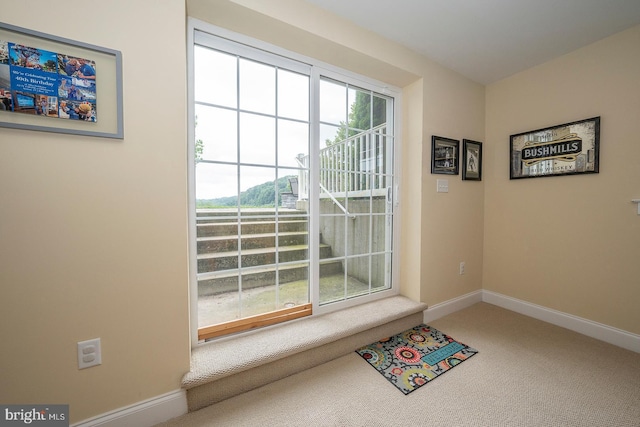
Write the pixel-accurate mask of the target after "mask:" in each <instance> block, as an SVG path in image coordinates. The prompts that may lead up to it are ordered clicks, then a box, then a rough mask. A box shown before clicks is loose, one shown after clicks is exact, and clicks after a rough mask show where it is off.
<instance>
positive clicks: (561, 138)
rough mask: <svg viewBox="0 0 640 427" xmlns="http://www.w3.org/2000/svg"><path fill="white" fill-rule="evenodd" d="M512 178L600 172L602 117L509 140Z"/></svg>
mask: <svg viewBox="0 0 640 427" xmlns="http://www.w3.org/2000/svg"><path fill="white" fill-rule="evenodd" d="M509 150H510V156H509V162H510V164H509V178H510V179H522V178H540V177H547V176H561V175H581V174H589V173H599V172H600V117H599V116H598V117H592V118H590V119H585V120H578V121H575V122H570V123H564V124H561V125H555V126H550V127H547V128H542V129H538V130H533V131H528V132H522V133H517V134H514V135H511V136H510V138H509Z"/></svg>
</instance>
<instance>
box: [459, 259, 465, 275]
mask: <svg viewBox="0 0 640 427" xmlns="http://www.w3.org/2000/svg"><path fill="white" fill-rule="evenodd" d="M464 267H465V265H464V261H462V262H461V263H460V274H464Z"/></svg>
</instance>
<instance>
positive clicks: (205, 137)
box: [196, 105, 238, 162]
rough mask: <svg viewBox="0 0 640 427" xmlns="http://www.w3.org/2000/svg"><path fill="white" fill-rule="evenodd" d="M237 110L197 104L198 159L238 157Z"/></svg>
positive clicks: (230, 159)
mask: <svg viewBox="0 0 640 427" xmlns="http://www.w3.org/2000/svg"><path fill="white" fill-rule="evenodd" d="M236 117H237V115H236V112H235V111H231V110H226V109H223V108H216V107H207V106H203V105H196V160H217V161H225V162H235V161H236V160H237V159H238V147H237V141H238V127H237V125H236Z"/></svg>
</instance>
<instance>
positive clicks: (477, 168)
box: [462, 139, 482, 181]
mask: <svg viewBox="0 0 640 427" xmlns="http://www.w3.org/2000/svg"><path fill="white" fill-rule="evenodd" d="M462 179H463V180H467V181H482V142H478V141H472V140H470V139H463V140H462Z"/></svg>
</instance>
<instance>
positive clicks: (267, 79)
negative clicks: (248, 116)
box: [240, 59, 276, 115]
mask: <svg viewBox="0 0 640 427" xmlns="http://www.w3.org/2000/svg"><path fill="white" fill-rule="evenodd" d="M240 109H242V110H246V111H254V112H257V113H264V114H272V115H273V114H275V112H276V69H275V68H274V67H271V66H269V65H264V64H261V63H259V62H254V61H249V60H247V59H240Z"/></svg>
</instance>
